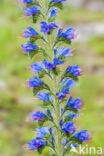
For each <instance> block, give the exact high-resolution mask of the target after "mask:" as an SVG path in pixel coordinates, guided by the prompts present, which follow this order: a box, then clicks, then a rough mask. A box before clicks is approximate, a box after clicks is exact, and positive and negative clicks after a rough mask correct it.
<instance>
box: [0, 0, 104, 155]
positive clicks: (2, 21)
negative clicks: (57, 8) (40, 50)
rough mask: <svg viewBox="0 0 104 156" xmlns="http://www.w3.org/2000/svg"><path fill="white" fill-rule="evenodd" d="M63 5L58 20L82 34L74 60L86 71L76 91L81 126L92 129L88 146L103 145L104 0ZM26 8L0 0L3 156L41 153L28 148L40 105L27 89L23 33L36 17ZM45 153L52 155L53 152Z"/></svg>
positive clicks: (0, 146)
mask: <svg viewBox="0 0 104 156" xmlns="http://www.w3.org/2000/svg"><path fill="white" fill-rule="evenodd" d="M64 7H65V8H64V10H63V11H62V12H60V13H59V15H58V18H57V21H58V23H59V24H60V25H61V26H63V27H64V28H68V27H69V26H73V27H74V28H75V30H76V33H77V39H76V40H75V41H74V43H73V47H74V51H73V54H74V57H73V58H71V59H70V60H69V62H71V63H75V64H79V65H80V66H81V67H82V68H83V71H84V72H83V76H82V77H81V78H80V80H79V84H78V86H77V87H76V88H75V89H74V90H73V94H75V95H76V96H79V97H81V98H82V99H83V101H84V108H83V109H82V111H81V116H80V117H79V118H78V120H77V122H76V126H77V127H78V129H88V130H89V132H90V133H91V135H92V140H91V141H90V142H89V144H88V145H89V146H94V147H99V146H101V147H102V148H104V0H67V3H65V5H64ZM22 9H23V6H21V4H20V3H19V0H0V156H33V155H35V156H38V154H37V153H32V152H29V151H27V150H26V148H25V143H26V142H27V141H29V140H30V139H31V138H33V136H34V132H33V130H35V127H36V123H35V124H33V123H30V122H28V118H29V113H30V112H31V111H33V110H35V109H37V105H36V99H34V98H33V97H32V94H31V90H30V89H28V88H26V87H25V80H26V79H27V78H28V76H30V72H29V69H28V67H29V65H30V63H31V60H30V59H29V58H28V57H27V56H24V55H23V54H21V53H20V51H21V47H20V44H21V43H23V42H25V40H24V39H21V38H20V37H19V36H20V34H21V30H22V29H25V28H26V27H27V26H29V25H30V24H31V22H32V21H31V19H27V18H26V17H24V15H23V10H22ZM43 155H44V156H49V154H48V150H45V151H44V154H43ZM74 155H75V154H74Z"/></svg>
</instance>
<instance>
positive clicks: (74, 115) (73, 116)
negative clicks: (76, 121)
mask: <svg viewBox="0 0 104 156" xmlns="http://www.w3.org/2000/svg"><path fill="white" fill-rule="evenodd" d="M77 117H78V115H76V114H71V115H69V118H70V119H73V118H77Z"/></svg>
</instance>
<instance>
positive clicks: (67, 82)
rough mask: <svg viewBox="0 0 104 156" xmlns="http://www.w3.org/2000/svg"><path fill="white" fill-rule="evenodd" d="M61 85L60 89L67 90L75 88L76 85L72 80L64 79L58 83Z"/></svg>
mask: <svg viewBox="0 0 104 156" xmlns="http://www.w3.org/2000/svg"><path fill="white" fill-rule="evenodd" d="M60 84H61V85H62V87H63V88H65V87H66V88H67V87H72V88H73V87H75V86H76V84H75V82H74V80H73V79H71V78H70V79H66V78H64V79H63V80H62V81H61V83H60Z"/></svg>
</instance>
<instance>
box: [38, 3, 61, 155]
mask: <svg viewBox="0 0 104 156" xmlns="http://www.w3.org/2000/svg"><path fill="white" fill-rule="evenodd" d="M41 7H42V14H43V19H44V20H45V21H46V22H47V23H48V19H47V15H46V12H45V2H44V0H41ZM51 37H52V36H51V35H47V42H48V50H49V55H50V61H53V58H54V52H53V48H52V43H51ZM56 78H57V77H56V75H54V77H53V80H52V83H53V92H54V94H56V90H57V79H56ZM55 110H56V112H55V118H57V122H56V123H57V125H56V130H57V137H56V138H57V140H56V142H57V147H56V151H57V156H62V145H61V142H62V141H61V132H60V126H59V122H60V118H61V115H60V105H59V102H58V99H57V97H55Z"/></svg>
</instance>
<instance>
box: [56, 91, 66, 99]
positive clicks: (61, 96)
mask: <svg viewBox="0 0 104 156" xmlns="http://www.w3.org/2000/svg"><path fill="white" fill-rule="evenodd" d="M68 92H69V88H63V89H62V91H61V92H57V93H56V95H57V96H58V98H59V99H60V100H63V99H64V98H65V97H66V95H67V94H68Z"/></svg>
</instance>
